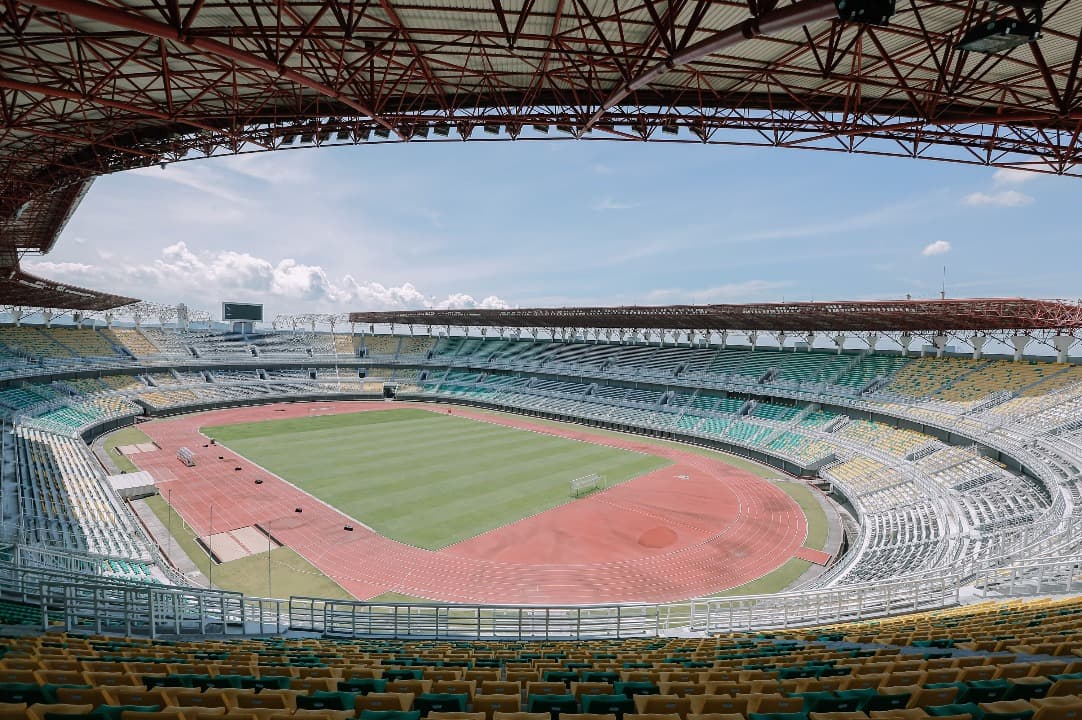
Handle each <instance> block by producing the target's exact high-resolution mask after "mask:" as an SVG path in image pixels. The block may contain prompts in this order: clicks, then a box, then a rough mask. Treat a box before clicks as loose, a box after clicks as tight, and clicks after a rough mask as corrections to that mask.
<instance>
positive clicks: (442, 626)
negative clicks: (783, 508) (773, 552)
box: [0, 556, 1082, 640]
mask: <svg viewBox="0 0 1082 720" xmlns="http://www.w3.org/2000/svg"><path fill="white" fill-rule="evenodd" d="M966 581H967V577H966V576H963V575H959V574H950V573H946V574H943V575H940V576H936V577H928V578H921V579H916V580H902V581H896V582H891V583H876V584H867V585H856V586H850V587H842V588H831V589H825V590H814V591H807V592H791V593H779V594H776V595H754V596H743V597H730V598H702V599H696V600H691V601H688V602H680V603H667V604H658V605H653V604H625V605H583V606H548V607H541V606H501V605H438V604H410V603H369V602H359V601H343V600H328V599H322V598H312V597H292V598H290V599H289V600H277V599H268V598H252V597H245V596H243V595H241V594H240V593H234V592H225V591H220V590H206V589H199V588H180V587H170V586H162V585H148V584H140V583H131V582H123V581H116V582H106V581H103V580H102V579H101V578H100V577H90V576H85V577H82V578H80V577H77V576H76V577H73V574H72V573H71V572H57V571H55V570H48V569H34V568H26V567H19V566H17V565H15V564H13V563H0V592H2V594H3V596H5V597H8V598H11V599H14V600H17V601H19V602H24V603H30V604H39V605H40V606H41V608H42V611H43V618H42V621H43V627H45V628H48V627H56V626H57V625H61V626H63V627H64V628H65V629H66V630H69V631H82V632H93V633H118V634H124V635H132V636H146V637H157V636H161V635H170V636H175V635H205V634H212V635H264V634H276V633H281V632H283V631H285V630H287V629H289V630H299V631H310V632H315V633H319V634H322V635H326V636H329V637H343V638H354V637H377V638H378V637H384V638H403V637H412V638H445V639H506V640H517V639H558V638H559V639H564V638H630V637H654V636H665V635H676V634H685V633H694V634H702V633H719V632H720V633H724V632H743V631H759V630H776V629H784V628H798V627H810V626H815V625H824V624H834V623H841V622H851V621H859V620H868V619H873V618H881V617H887V616H892V615H900V614H905V613H911V612H919V611H923V610H934V609H939V608H944V607H953V606H956V605H958V604H960V602H961V600H962V588H963V587H971V588H972V589H973V591H974V592H973V593H968V592H967V595H970V594H972V595H974V596H976V597H984V598H993V597H998V598H1003V597H1024V596H1031V595H1048V594H1059V593H1079V592H1082V558H1079V557H1076V556H1068V557H1061V558H1041V559H1039V560H1035V561H1032V562H1028V563H1019V564H1015V565H1010V566H1006V567H1001V568H994V569H987V570H982V571H980V572H978V573H977V575H976V577H975V581H974V582H973V583H972V585H966Z"/></svg>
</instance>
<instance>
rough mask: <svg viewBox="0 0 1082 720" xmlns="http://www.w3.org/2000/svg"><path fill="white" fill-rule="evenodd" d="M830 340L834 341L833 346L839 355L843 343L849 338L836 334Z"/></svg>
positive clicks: (842, 334)
mask: <svg viewBox="0 0 1082 720" xmlns="http://www.w3.org/2000/svg"><path fill="white" fill-rule="evenodd" d="M831 339H832V340H833V341H834V345H835V346H836V347H837V348H838V349H837V353H838V354H839V355H841V354H842V350H844V349H845V341H846V340H848V339H849V337H848V336H847V335H845V334H844V333H838V334H837V335H835V336H834V337H833V338H831Z"/></svg>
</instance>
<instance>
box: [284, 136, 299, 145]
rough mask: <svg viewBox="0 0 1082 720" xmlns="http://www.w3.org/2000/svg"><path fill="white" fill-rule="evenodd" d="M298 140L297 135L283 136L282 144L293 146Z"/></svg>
mask: <svg viewBox="0 0 1082 720" xmlns="http://www.w3.org/2000/svg"><path fill="white" fill-rule="evenodd" d="M296 139H297V136H296V135H283V136H282V144H283V145H292V144H293V142H294V141H295V140H296Z"/></svg>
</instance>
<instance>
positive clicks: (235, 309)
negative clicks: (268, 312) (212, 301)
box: [222, 302, 263, 322]
mask: <svg viewBox="0 0 1082 720" xmlns="http://www.w3.org/2000/svg"><path fill="white" fill-rule="evenodd" d="M222 320H223V321H224V322H263V305H262V303H260V304H255V303H237V302H223V303H222Z"/></svg>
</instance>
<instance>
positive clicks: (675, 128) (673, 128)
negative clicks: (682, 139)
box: [661, 123, 680, 135]
mask: <svg viewBox="0 0 1082 720" xmlns="http://www.w3.org/2000/svg"><path fill="white" fill-rule="evenodd" d="M661 132H663V133H665V134H666V135H679V134H680V126H679V125H676V124H674V123H666V124H665V125H662V126H661Z"/></svg>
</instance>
